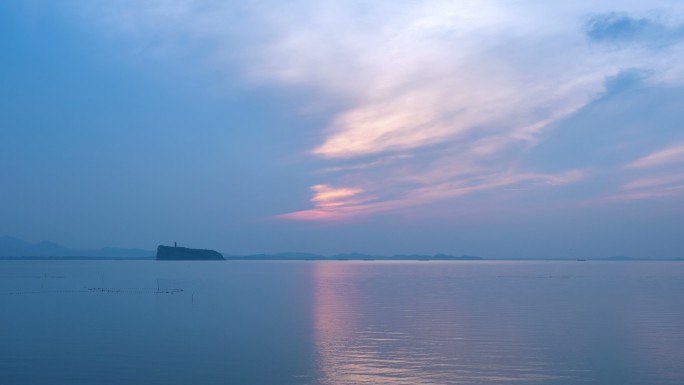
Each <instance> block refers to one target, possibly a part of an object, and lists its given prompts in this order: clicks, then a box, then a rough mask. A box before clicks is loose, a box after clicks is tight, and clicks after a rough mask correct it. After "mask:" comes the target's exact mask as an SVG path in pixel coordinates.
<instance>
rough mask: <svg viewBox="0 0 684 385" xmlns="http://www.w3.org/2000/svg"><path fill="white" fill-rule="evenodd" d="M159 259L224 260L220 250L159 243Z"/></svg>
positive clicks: (157, 257) (157, 258)
mask: <svg viewBox="0 0 684 385" xmlns="http://www.w3.org/2000/svg"><path fill="white" fill-rule="evenodd" d="M155 259H156V260H158V261H223V260H224V258H223V255H221V253H219V252H218V251H214V250H206V249H191V248H188V247H178V245H177V244H175V243H174V245H173V246H164V245H159V246H158V247H157V256H156V258H155Z"/></svg>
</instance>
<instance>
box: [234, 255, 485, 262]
mask: <svg viewBox="0 0 684 385" xmlns="http://www.w3.org/2000/svg"><path fill="white" fill-rule="evenodd" d="M225 259H227V260H248V261H274V260H279V261H302V260H307V261H430V260H433V261H476V260H482V258H480V257H473V256H461V257H455V256H452V255H446V254H437V255H392V256H378V255H368V254H359V253H351V254H338V255H334V256H331V257H326V256H322V255H318V254H310V253H278V254H252V255H245V256H236V255H233V256H230V255H225Z"/></svg>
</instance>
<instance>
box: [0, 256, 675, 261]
mask: <svg viewBox="0 0 684 385" xmlns="http://www.w3.org/2000/svg"><path fill="white" fill-rule="evenodd" d="M224 258H225V259H224V261H243V262H244V261H274V262H278V261H333V262H335V261H336V262H346V261H349V262H359V261H361V262H397V261H406V262H468V261H470V262H478V261H480V262H495V261H500V262H684V258H670V259H666V258H653V259H649V258H580V259H577V258H481V257H465V258H464V257H451V258H444V257H442V258H429V257H425V258H417V257H402V256H398V257H367V258H338V257H318V258H315V257H278V256H275V255H274V256H271V255H263V256H262V255H258V256H243V257H239V256H238V257H236V256H228V257H224ZM154 260H155V257H87V256H69V257H66V256H58V257H33V256H28V257H7V256H3V257H0V261H154ZM184 261H188V260H184ZM191 262H192V261H191ZM219 262H220V261H219Z"/></svg>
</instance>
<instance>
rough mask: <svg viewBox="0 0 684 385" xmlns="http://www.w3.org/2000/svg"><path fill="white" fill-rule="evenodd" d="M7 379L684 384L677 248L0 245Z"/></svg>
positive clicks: (1, 364)
mask: <svg viewBox="0 0 684 385" xmlns="http://www.w3.org/2000/svg"><path fill="white" fill-rule="evenodd" d="M0 306H1V309H2V313H1V314H2V315H1V317H0V384H3V385H10V384H33V385H40V384H51V385H54V384H69V385H74V384H76V385H80V384H88V385H92V384H184V385H185V384H246V385H257V384H273V385H285V384H329V385H349V384H413V385H420V384H515V383H519V384H525V385H529V384H552V385H553V384H596V385H611V384H616V385H617V384H619V385H630V384H634V385H644V384H649V385H655V384H673V385H675V384H676V385H681V384H684V262H593V261H590V262H574V261H573V262H556V261H548V262H536V261H534V262H532V261H529V262H522V261H516V262H508V261H458V262H434V261H430V262H373V261H358V262H355V261H335V262H332V261H301V262H298V261H290V262H265V261H264V262H247V261H226V262H157V261H0Z"/></svg>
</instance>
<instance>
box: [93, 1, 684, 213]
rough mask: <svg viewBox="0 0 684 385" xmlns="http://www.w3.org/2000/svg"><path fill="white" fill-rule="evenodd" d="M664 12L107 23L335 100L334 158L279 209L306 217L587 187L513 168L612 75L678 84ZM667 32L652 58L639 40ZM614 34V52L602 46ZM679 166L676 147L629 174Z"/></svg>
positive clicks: (109, 15) (174, 8)
mask: <svg viewBox="0 0 684 385" xmlns="http://www.w3.org/2000/svg"><path fill="white" fill-rule="evenodd" d="M653 7H660V8H662V9H664V10H665V11H662V12H661V13H658V12H655V13H654V11H652V8H653ZM616 10H618V11H619V12H615V11H616ZM668 10H669V11H668ZM672 10H676V11H678V12H681V11H683V10H684V6H683V5H682V3H681V2H679V1H672V0H661V1H655V2H645V1H644V2H630V4H625V2H624V1H618V0H608V1H605V2H600V3H599V2H595V1H588V0H582V1H573V2H548V3H545V2H542V3H540V2H533V1H530V2H516V4H515V5H512V4H511V3H510V2H507V1H498V0H477V1H476V0H457V1H447V0H427V1H421V2H412V1H411V2H368V1H361V0H349V1H333V0H318V1H312V0H293V1H290V2H287V3H282V2H276V1H272V2H271V1H265V2H242V3H226V2H221V1H194V0H177V1H161V0H158V1H157V0H141V1H126V0H121V1H116V2H113V3H110V6H109V8H107V11H106V12H105V15H106V17H105V18H104V19H106V20H107V23H108V25H110V26H114V27H115V28H119V29H120V30H121V31H126V32H127V33H130V34H133V35H134V36H136V37H138V38H140V37H141V36H143V37H144V36H147V40H148V41H150V42H156V43H157V45H159V46H163V47H178V49H179V50H183V49H184V48H186V47H187V46H188V45H193V44H204V45H207V46H209V47H212V48H211V50H210V51H211V54H209V56H210V57H211V60H213V61H214V62H218V63H221V62H225V61H229V62H231V63H238V64H239V66H240V67H241V68H242V71H243V73H244V74H245V76H246V77H247V78H248V79H250V81H256V82H261V83H267V84H273V85H278V86H286V87H300V88H306V89H309V90H311V91H312V92H313V93H315V94H316V96H317V100H316V101H315V102H316V103H328V104H329V105H330V106H335V107H336V108H337V110H336V111H335V112H334V113H333V114H332V115H331V116H330V119H329V123H328V124H327V125H326V126H324V127H321V130H320V141H319V144H318V145H317V146H315V147H314V148H312V149H310V154H311V155H312V156H314V157H318V158H321V159H323V160H325V161H327V162H328V164H327V165H326V166H325V167H323V168H324V171H327V172H324V173H321V174H319V175H320V177H321V181H320V183H319V184H317V185H315V186H313V187H312V188H311V189H312V192H313V195H314V197H313V199H312V200H311V201H310V202H309V204H310V205H313V208H311V209H308V210H301V211H296V212H293V213H290V214H285V215H281V216H279V217H280V218H284V219H309V220H310V219H336V218H344V217H353V216H360V215H368V214H372V213H376V212H381V211H391V210H398V209H402V208H406V207H410V206H413V205H420V204H425V203H429V202H433V201H436V200H443V199H453V198H456V197H461V196H464V195H468V194H472V193H475V192H479V191H488V190H496V189H498V188H501V187H504V186H507V187H508V188H518V187H519V186H517V185H518V184H521V183H527V184H528V185H527V186H525V188H531V189H536V188H549V187H550V188H560V186H562V185H564V184H571V183H578V182H580V181H583V180H586V179H587V178H588V175H589V174H587V173H586V172H584V171H577V170H564V171H561V172H558V173H555V174H546V173H539V172H538V171H536V169H535V167H534V165H526V166H524V165H523V164H522V162H521V159H522V158H523V157H524V155H525V154H526V152H527V151H529V150H530V149H531V148H533V147H534V146H535V145H537V144H538V143H539V142H540V141H542V140H543V137H544V136H543V135H544V134H546V133H547V131H548V130H550V129H551V128H552V127H553V125H554V123H556V122H558V121H559V120H561V119H564V118H566V117H568V116H569V115H571V114H573V113H574V112H576V111H578V110H580V109H581V108H583V107H584V106H586V105H587V104H588V103H590V102H591V101H593V100H595V99H596V98H597V97H599V96H600V95H601V94H602V93H603V92H604V89H605V81H606V79H607V78H610V77H613V76H615V75H617V74H619V73H621V72H623V71H625V70H631V69H634V68H637V69H640V70H644V71H646V72H648V73H652V74H654V75H652V76H650V77H648V78H647V79H646V81H648V82H651V83H654V84H655V83H659V84H681V83H682V80H683V79H684V64H683V63H682V61H681V57H682V54H683V53H684V42H682V39H680V35H681V34H680V32H681V31H680V29H681V27H680V26H681V25H684V24H683V23H681V21H678V19H677V15H676V14H675V13H674V12H671V11H672ZM668 12H669V13H668ZM665 14H666V15H673V16H672V17H670V18H664V17H661V16H658V15H665ZM654 15H655V16H654ZM663 39H666V40H667V44H660V46H659V47H658V49H655V50H654V49H653V47H644V45H643V44H639V42H643V41H645V40H650V41H655V40H658V41H663ZM142 40H144V39H142ZM615 41H620V42H621V43H622V44H621V46H620V49H614V47H609V45H610V44H604V43H610V42H615ZM631 43H635V44H631ZM587 140H590V139H589V138H588V139H587ZM680 157H681V158H684V147H681V148H680V147H676V148H671V149H667V150H663V151H661V152H658V153H654V154H651V155H649V156H648V157H646V158H644V159H641V160H638V161H636V162H634V163H632V164H630V165H629V166H628V168H646V167H652V166H654V165H657V164H662V163H664V162H673V161H676V160H679V159H680ZM331 186H355V187H331ZM554 186H555V187H554Z"/></svg>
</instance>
